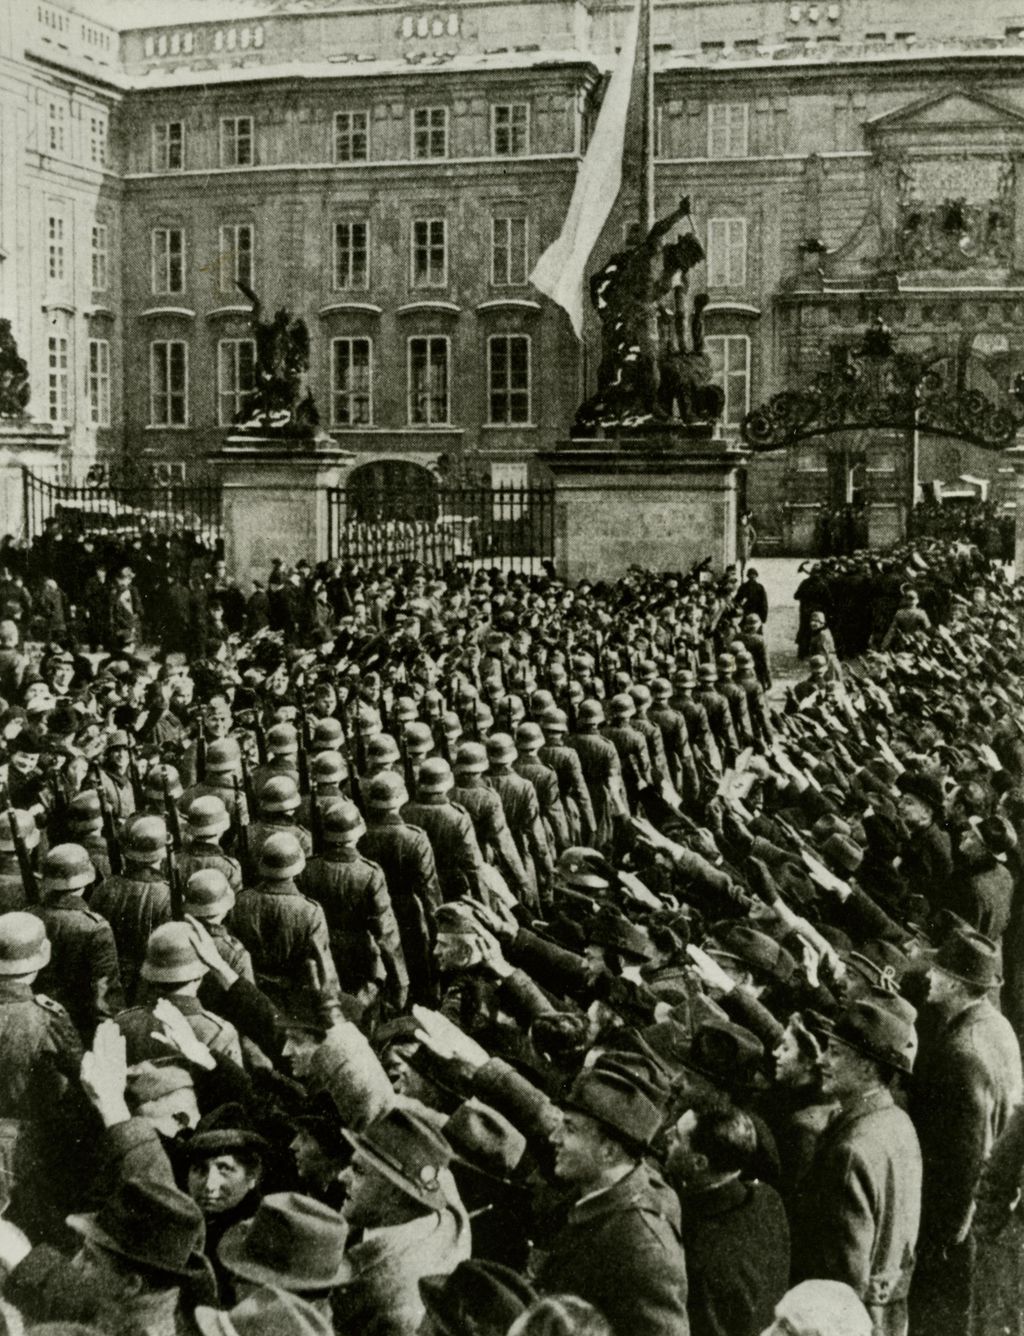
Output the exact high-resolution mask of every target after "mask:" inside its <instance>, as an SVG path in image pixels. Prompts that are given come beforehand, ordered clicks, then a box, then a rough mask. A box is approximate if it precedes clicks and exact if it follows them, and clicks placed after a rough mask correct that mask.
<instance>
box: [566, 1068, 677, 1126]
mask: <svg viewBox="0 0 1024 1336" xmlns="http://www.w3.org/2000/svg"><path fill="white" fill-rule="evenodd" d="M565 1107H566V1108H567V1109H572V1110H575V1111H576V1112H577V1113H585V1114H586V1115H587V1116H588V1117H590V1118H594V1119H596V1120H597V1121H598V1122H599V1123H601V1124H602V1125H603V1126H604V1127H606V1128H608V1129H609V1130H610V1131H611V1132H612V1133H613V1134H614V1135H615V1136H617V1137H619V1138H620V1139H621V1140H622V1141H623V1142H624V1143H625V1144H626V1145H627V1146H631V1147H637V1148H644V1147H647V1146H649V1145H650V1144H651V1142H652V1141H653V1140H654V1138H655V1136H656V1135H657V1133H658V1131H659V1130H660V1128H661V1124H662V1117H663V1115H662V1108H661V1103H660V1094H659V1091H658V1090H657V1089H656V1088H655V1087H654V1086H652V1085H648V1084H647V1083H646V1082H643V1081H641V1080H639V1079H638V1078H637V1077H636V1076H635V1075H634V1074H633V1073H632V1072H630V1071H628V1070H626V1069H624V1068H623V1067H621V1066H619V1065H618V1064H616V1063H613V1062H611V1061H607V1060H606V1061H604V1062H602V1063H600V1064H595V1065H594V1066H593V1067H590V1068H587V1069H585V1070H584V1071H582V1072H581V1073H580V1074H579V1076H577V1078H576V1080H575V1081H574V1082H573V1085H572V1089H571V1090H570V1091H569V1095H568V1098H567V1099H566V1101H565Z"/></svg>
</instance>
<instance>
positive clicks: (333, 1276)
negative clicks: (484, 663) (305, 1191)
mask: <svg viewBox="0 0 1024 1336" xmlns="http://www.w3.org/2000/svg"><path fill="white" fill-rule="evenodd" d="M347 1240H348V1225H347V1224H346V1222H345V1220H344V1219H343V1218H342V1217H341V1216H340V1215H339V1214H338V1213H337V1211H332V1210H331V1209H330V1207H329V1206H325V1205H323V1203H322V1202H318V1201H314V1200H313V1198H312V1197H304V1196H302V1195H301V1194H299V1193H297V1192H275V1193H271V1194H270V1196H267V1197H264V1198H263V1200H262V1201H261V1202H260V1204H259V1207H258V1209H257V1211H256V1214H255V1215H254V1216H253V1218H252V1219H251V1220H243V1221H241V1222H240V1223H239V1224H237V1225H233V1226H232V1227H231V1228H230V1229H229V1230H228V1231H227V1233H226V1234H225V1235H224V1237H223V1238H222V1239H221V1241H220V1246H219V1247H218V1249H217V1256H218V1257H219V1258H220V1261H221V1263H222V1264H223V1266H224V1268H225V1269H226V1270H227V1271H229V1272H230V1273H231V1274H232V1275H233V1276H240V1277H241V1278H242V1279H243V1280H251V1281H254V1282H255V1283H256V1284H257V1285H269V1286H273V1287H275V1288H277V1289H282V1290H289V1291H291V1292H293V1293H299V1294H302V1293H303V1292H305V1291H310V1290H329V1289H333V1288H334V1287H335V1286H336V1285H341V1284H343V1283H344V1282H345V1281H346V1280H349V1279H351V1276H352V1267H351V1265H350V1264H349V1262H348V1260H347V1259H346V1257H345V1244H346V1242H347Z"/></svg>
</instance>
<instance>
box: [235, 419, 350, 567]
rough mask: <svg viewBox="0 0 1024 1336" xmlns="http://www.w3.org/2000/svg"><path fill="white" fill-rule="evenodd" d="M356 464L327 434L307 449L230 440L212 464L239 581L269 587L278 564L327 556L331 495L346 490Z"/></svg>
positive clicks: (250, 438)
mask: <svg viewBox="0 0 1024 1336" xmlns="http://www.w3.org/2000/svg"><path fill="white" fill-rule="evenodd" d="M354 459H355V455H354V454H353V452H352V451H351V450H343V449H342V448H341V447H340V446H339V445H338V444H337V443H336V442H335V441H334V439H333V438H332V437H330V436H328V435H327V433H326V432H324V433H321V434H319V435H318V436H317V437H316V438H315V439H312V440H308V441H303V440H297V441H295V440H293V441H289V440H287V438H282V437H281V436H279V435H278V436H275V435H274V434H273V433H268V434H266V435H260V434H259V433H258V432H244V431H243V432H238V433H237V434H236V435H234V436H229V437H228V439H227V441H226V442H225V443H224V446H223V448H222V449H221V450H219V451H218V452H217V453H216V454H214V455H213V456H212V462H213V464H214V465H215V467H216V469H217V472H218V474H219V476H220V481H221V487H222V508H223V522H224V559H225V561H226V562H227V564H228V568H229V569H230V571H231V573H232V575H233V576H234V578H235V579H236V580H239V581H240V582H243V583H244V582H245V581H246V580H248V579H253V578H255V579H258V580H264V579H265V578H266V576H267V574H268V572H269V571H270V567H271V564H272V562H273V560H274V558H275V557H280V558H281V560H282V561H283V562H284V563H285V564H286V565H294V564H295V562H296V561H298V560H299V559H300V557H306V558H307V559H308V560H309V561H311V562H313V564H314V565H315V564H316V562H318V561H323V560H324V559H325V558H326V557H328V556H329V555H330V554H329V551H328V539H329V525H330V520H329V498H328V492H329V490H330V489H332V488H339V487H342V486H343V484H344V478H345V474H346V472H347V471H348V468H349V466H350V465H351V463H352V461H353V460H354ZM342 518H343V514H342V512H341V511H340V510H339V511H338V512H337V514H336V519H337V520H338V521H339V522H340V521H341V519H342Z"/></svg>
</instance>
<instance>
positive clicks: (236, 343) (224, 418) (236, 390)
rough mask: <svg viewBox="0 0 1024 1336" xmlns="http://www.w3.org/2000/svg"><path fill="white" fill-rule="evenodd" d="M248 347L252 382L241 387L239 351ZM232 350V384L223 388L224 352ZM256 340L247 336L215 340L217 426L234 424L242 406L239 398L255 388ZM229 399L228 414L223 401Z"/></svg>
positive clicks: (250, 392)
mask: <svg viewBox="0 0 1024 1336" xmlns="http://www.w3.org/2000/svg"><path fill="white" fill-rule="evenodd" d="M243 345H244V346H246V347H248V348H249V349H250V351H251V354H252V370H253V383H252V385H251V386H250V387H249V389H243V388H242V383H241V382H242V376H241V369H242V368H241V362H240V358H239V353H240V351H241V348H242V346H243ZM229 348H230V349H231V350H232V357H231V363H232V365H231V371H232V379H233V385H232V388H230V389H225V388H224V367H225V353H226V351H227V350H228V349H229ZM255 371H256V340H255V339H248V338H226V339H218V340H217V426H218V427H230V426H233V425H234V421H235V417H236V416H237V414H238V412H239V410H240V409H241V407H242V403H241V400H242V398H243V396H245V395H249V394H252V392H253V390H255V388H256V376H255ZM227 400H231V401H232V403H233V405H234V406H233V408H232V409H231V411H230V412H229V413H228V414H225V403H226V401H227Z"/></svg>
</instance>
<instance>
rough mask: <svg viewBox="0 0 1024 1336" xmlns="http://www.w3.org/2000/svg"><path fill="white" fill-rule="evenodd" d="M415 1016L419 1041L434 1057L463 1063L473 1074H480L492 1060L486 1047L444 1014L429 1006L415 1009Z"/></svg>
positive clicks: (413, 1012)
mask: <svg viewBox="0 0 1024 1336" xmlns="http://www.w3.org/2000/svg"><path fill="white" fill-rule="evenodd" d="M412 1014H413V1016H414V1017H415V1018H416V1020H417V1022H418V1024H419V1029H418V1030H417V1031H416V1038H417V1040H418V1041H419V1042H420V1043H421V1044H422V1045H423V1047H424V1048H426V1049H428V1050H429V1051H430V1052H431V1053H433V1054H434V1056H435V1057H438V1058H441V1059H442V1060H443V1061H445V1062H460V1063H463V1064H464V1065H465V1066H467V1067H469V1068H471V1069H472V1070H473V1071H477V1070H478V1069H479V1068H481V1067H483V1066H484V1064H485V1063H487V1062H489V1061H490V1056H491V1055H490V1054H489V1053H488V1052H487V1050H486V1049H485V1048H484V1047H483V1045H482V1044H478V1043H477V1042H476V1040H475V1039H472V1038H470V1036H469V1035H468V1034H466V1032H465V1031H464V1030H460V1029H459V1027H458V1026H457V1025H456V1024H455V1022H454V1021H450V1020H449V1019H448V1017H447V1016H443V1015H442V1014H441V1012H439V1011H431V1010H430V1008H429V1007H421V1006H415V1007H413V1009H412Z"/></svg>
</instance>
